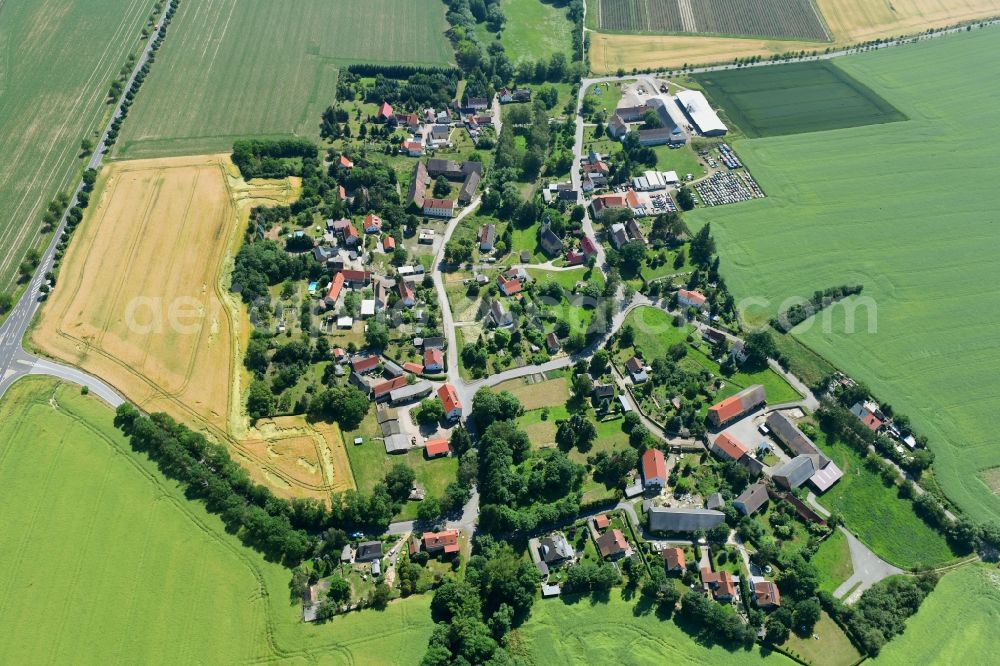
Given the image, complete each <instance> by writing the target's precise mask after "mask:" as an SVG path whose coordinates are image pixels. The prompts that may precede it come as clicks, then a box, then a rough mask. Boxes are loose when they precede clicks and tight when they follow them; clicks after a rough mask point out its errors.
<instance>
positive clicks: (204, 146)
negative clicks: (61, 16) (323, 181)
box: [116, 0, 454, 158]
mask: <svg viewBox="0 0 1000 666" xmlns="http://www.w3.org/2000/svg"><path fill="white" fill-rule="evenodd" d="M444 11H445V5H444V3H442V2H440V0H336V1H335V2H331V1H330V0H298V1H297V2H295V4H294V9H291V8H290V7H289V6H288V4H286V3H282V2H274V1H273V0H200V1H198V2H183V3H182V4H181V8H180V10H179V11H178V12H177V16H176V17H175V18H174V22H173V24H172V25H171V35H170V39H168V40H167V41H166V43H165V44H164V45H163V49H162V50H161V51H160V53H159V54H158V55H157V62H156V67H154V68H153V71H152V72H151V73H150V76H149V78H148V79H147V80H146V83H145V84H144V86H143V90H142V94H140V95H139V96H138V97H137V98H136V103H135V105H134V106H133V108H132V111H131V113H130V114H129V119H128V121H127V122H126V123H125V124H124V126H123V128H122V133H121V135H120V136H119V139H118V144H117V147H116V151H117V155H118V156H120V157H128V158H133V157H160V156H170V155H192V154H201V153H210V152H218V151H223V150H228V149H229V148H231V147H232V143H233V140H234V139H236V138H239V137H245V136H288V135H296V136H306V137H316V138H318V136H319V122H320V115H321V114H322V113H323V110H324V109H325V108H326V107H327V106H329V105H330V104H331V103H332V102H333V100H334V97H335V94H336V90H337V75H338V70H339V68H340V67H342V66H344V65H346V64H349V63H351V62H376V63H386V64H391V63H403V64H417V65H429V66H441V65H448V64H450V63H452V62H453V61H454V56H453V54H452V51H451V44H450V42H449V41H448V39H447V37H446V36H445V34H444V32H445V30H446V29H447V27H448V26H447V24H446V23H445V20H444Z"/></svg>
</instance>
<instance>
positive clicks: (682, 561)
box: [660, 548, 687, 571]
mask: <svg viewBox="0 0 1000 666" xmlns="http://www.w3.org/2000/svg"><path fill="white" fill-rule="evenodd" d="M660 556H661V557H663V564H664V565H666V567H667V571H682V570H683V569H684V568H685V567H687V558H686V557H684V549H683V548H664V549H663V550H661V551H660Z"/></svg>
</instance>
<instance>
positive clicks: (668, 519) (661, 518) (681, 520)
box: [649, 506, 726, 532]
mask: <svg viewBox="0 0 1000 666" xmlns="http://www.w3.org/2000/svg"><path fill="white" fill-rule="evenodd" d="M725 519H726V514H724V513H722V512H721V511H712V510H710V509H680V508H672V507H665V506H653V507H650V508H649V529H650V531H652V532H695V531H697V530H710V529H712V528H713V527H715V526H716V525H721V524H722V522H723V521H724V520H725Z"/></svg>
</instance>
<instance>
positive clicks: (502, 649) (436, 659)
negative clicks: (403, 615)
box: [421, 536, 539, 666]
mask: <svg viewBox="0 0 1000 666" xmlns="http://www.w3.org/2000/svg"><path fill="white" fill-rule="evenodd" d="M538 582H539V573H538V570H537V569H536V568H535V566H534V565H533V564H532V563H531V561H530V560H528V559H525V558H522V557H519V556H518V555H517V554H516V553H515V552H514V550H513V549H512V548H511V547H510V545H508V544H506V543H503V542H500V541H495V540H493V539H492V538H490V537H488V536H481V537H477V539H476V541H475V543H474V550H473V555H472V557H471V558H470V559H469V564H468V567H467V569H466V574H465V580H458V579H451V580H448V581H447V582H445V583H444V584H443V585H442V586H441V587H439V588H438V589H437V590H436V591H435V593H434V599H433V600H432V602H431V617H432V618H433V619H434V622H435V625H434V631H433V632H432V633H431V637H430V640H429V642H428V646H427V652H426V653H425V654H424V658H423V660H422V661H421V664H423V666H452V665H455V664H484V665H491V666H501V665H504V664H512V663H514V662H513V661H512V657H511V655H510V654H508V652H507V635H508V633H509V632H510V630H511V629H513V628H515V627H518V626H520V625H521V624H522V623H523V622H524V621H525V620H526V619H527V618H528V615H529V613H530V612H531V607H532V605H533V604H534V601H535V593H536V590H537V588H538Z"/></svg>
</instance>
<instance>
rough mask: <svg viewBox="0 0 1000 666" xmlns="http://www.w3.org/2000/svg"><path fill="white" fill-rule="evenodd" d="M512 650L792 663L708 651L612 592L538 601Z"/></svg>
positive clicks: (559, 660) (535, 657) (537, 654)
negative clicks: (605, 595) (604, 597)
mask: <svg viewBox="0 0 1000 666" xmlns="http://www.w3.org/2000/svg"><path fill="white" fill-rule="evenodd" d="M513 640H514V645H515V646H517V647H516V649H517V650H520V651H522V652H524V653H525V654H526V655H528V656H530V657H531V662H532V663H535V664H618V663H627V664H634V665H636V666H645V665H646V664H649V665H651V666H652V665H653V664H677V663H682V664H702V665H709V666H714V665H715V664H720V665H723V664H733V665H734V666H735V665H736V664H739V665H741V666H743V665H747V664H782V665H784V664H789V665H790V664H794V662H793V661H792V660H790V659H788V658H787V657H785V656H783V655H781V654H779V653H777V652H771V653H770V654H768V655H767V656H764V655H763V654H761V652H760V650H759V649H758V648H757V647H754V648H753V650H749V651H747V650H736V651H729V650H726V649H725V648H723V647H718V646H712V647H708V646H706V645H704V644H702V643H699V642H696V641H695V640H694V639H692V638H691V637H690V636H689V635H688V634H686V633H684V631H682V630H681V629H680V628H679V627H678V626H677V625H676V624H675V623H674V621H673V620H671V619H667V620H660V619H659V618H658V617H657V616H656V613H655V612H654V610H653V609H651V608H643V607H639V606H637V604H636V603H635V602H634V601H624V600H623V599H622V596H621V591H620V590H617V589H616V590H612V592H611V595H610V597H609V598H608V600H607V601H598V600H593V599H591V598H588V597H584V598H579V597H566V598H557V599H543V600H541V601H538V602H537V603H535V605H534V606H533V607H532V609H531V617H530V618H528V621H527V622H526V623H525V624H524V625H523V626H522V627H521V628H520V629H518V630H517V631H516V632H515V633H514V637H513Z"/></svg>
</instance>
